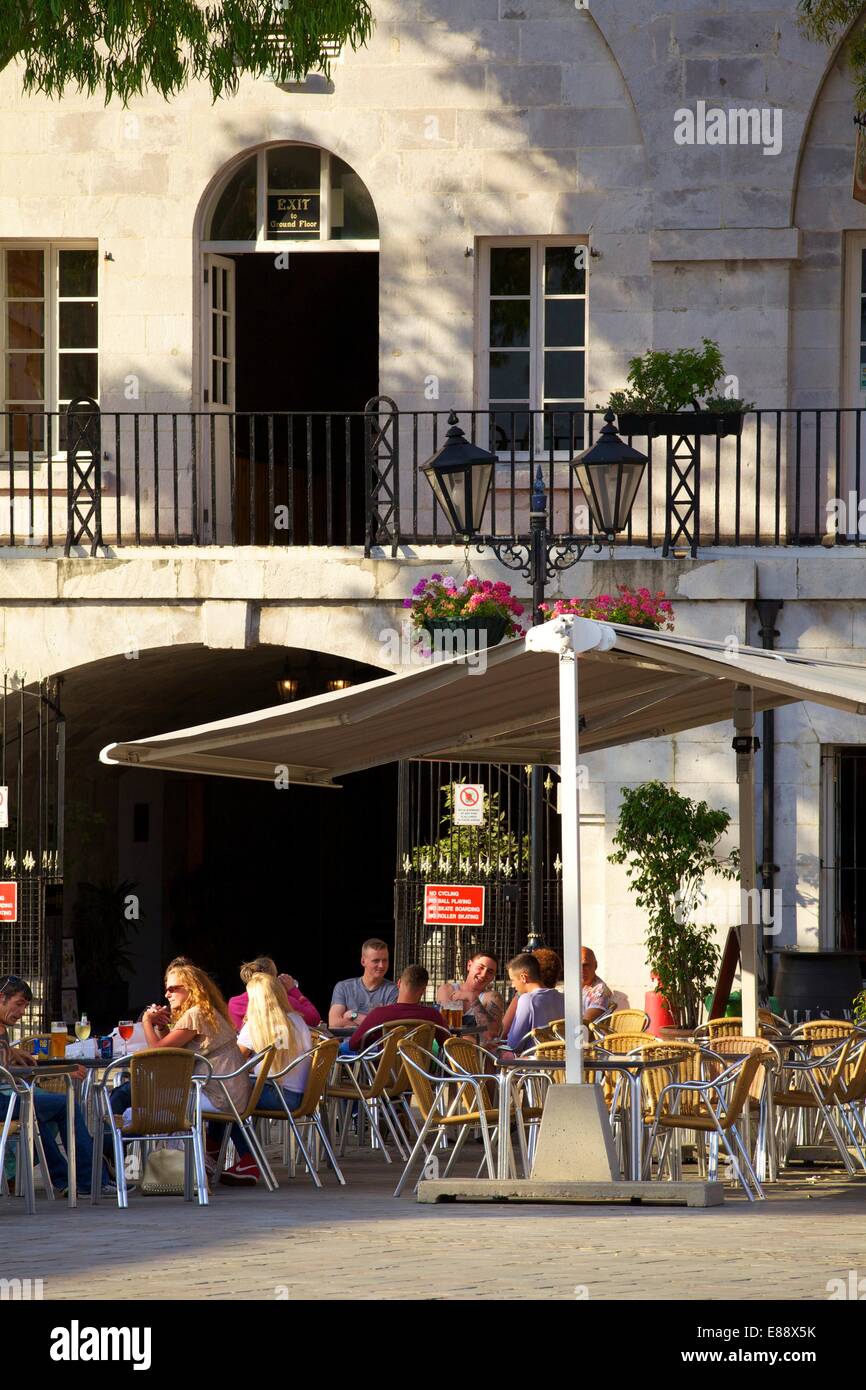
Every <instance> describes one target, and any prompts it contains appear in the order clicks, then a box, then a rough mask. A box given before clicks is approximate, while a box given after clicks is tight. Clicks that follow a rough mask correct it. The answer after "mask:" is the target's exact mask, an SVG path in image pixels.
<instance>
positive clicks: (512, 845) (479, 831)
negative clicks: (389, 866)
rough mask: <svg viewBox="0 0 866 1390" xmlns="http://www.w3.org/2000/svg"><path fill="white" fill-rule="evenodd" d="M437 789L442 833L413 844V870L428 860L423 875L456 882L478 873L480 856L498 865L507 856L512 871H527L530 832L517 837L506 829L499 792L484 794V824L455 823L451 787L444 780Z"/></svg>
mask: <svg viewBox="0 0 866 1390" xmlns="http://www.w3.org/2000/svg"><path fill="white" fill-rule="evenodd" d="M440 791H442V792H444V794H445V813H444V815H443V816H442V820H441V821H440V829H441V831H442V834H441V835H440V837H439V839H438V840H432V841H431V842H430V843H429V844H426V845H415V846H414V847H413V849H412V852H411V854H410V855H409V860H410V865H411V869H412V872H413V873H416V874H420V873H422V872H423V870H422V864H423V862H424V861H425V860H427V861H429V864H430V869H429V870H428V872H427V874H426V875H425V877H432V878H433V880H434V881H435V880H436V878H437V877H441V876H442V875H443V874H444V875H447V877H448V878H449V880H451V879H453V881H454V882H455V883H460V882H463V881H464V880H465V881H466V882H468V883H472V882H474V880H475V879H477V877H478V873H479V869H478V864H479V860H486V859H489V860H490V862H491V864H499V865H502V863H503V862H504V861H505V860H510V861H511V872H512V873H518V872H519V873H528V872H529V836H528V835H523V836H522V837H520V838H518V836H517V835H515V834H514V832H513V831H512V830H510V829H509V827H508V819H507V816H506V813H505V811H503V810H502V808H501V807H500V804H499V792H490V793H488V795H487V796H486V797H485V805H484V824H483V825H455V824H454V820H453V814H454V788H453V786H452V785H451V783H447V784H446V785H445V786H443V787H440ZM461 859H462V860H466V861H468V866H469V867H468V870H461V868H460V861H461ZM443 861H445V862H446V863H447V864H448V867H447V868H443Z"/></svg>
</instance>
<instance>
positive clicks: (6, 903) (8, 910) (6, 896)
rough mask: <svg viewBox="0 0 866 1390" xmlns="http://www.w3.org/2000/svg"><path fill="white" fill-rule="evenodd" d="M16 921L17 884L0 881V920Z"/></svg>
mask: <svg viewBox="0 0 866 1390" xmlns="http://www.w3.org/2000/svg"><path fill="white" fill-rule="evenodd" d="M17 921H18V884H17V883H0V922H17Z"/></svg>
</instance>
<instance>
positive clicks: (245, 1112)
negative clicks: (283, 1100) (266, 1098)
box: [204, 1043, 279, 1192]
mask: <svg viewBox="0 0 866 1390" xmlns="http://www.w3.org/2000/svg"><path fill="white" fill-rule="evenodd" d="M273 1058H274V1045H273V1043H272V1044H271V1046H270V1047H266V1048H264V1049H263V1051H261V1052H257V1053H256V1055H255V1056H254V1057H248V1058H247V1060H246V1061H245V1062H244V1064H243V1066H241V1067H238V1068H236V1070H235V1071H230V1072H223V1073H222V1074H221V1075H220V1076H215V1077H214V1081H215V1082H218V1083H219V1085H220V1087H221V1089H222V1093H223V1095H224V1096H225V1100H226V1106H225V1109H224V1110H206V1111H205V1112H204V1119H205V1121H206V1123H210V1121H211V1120H213V1122H214V1123H215V1124H222V1125H224V1126H225V1129H224V1131H223V1136H222V1141H221V1143H220V1151H219V1156H218V1158H217V1164H216V1168H215V1170H214V1177H215V1178H218V1177H219V1176H220V1174H221V1172H222V1170H223V1167H224V1164H225V1157H226V1150H227V1148H228V1143H229V1138H230V1136H231V1126H232V1125H233V1124H239V1125H240V1126H241V1128H242V1129H243V1131H244V1134H245V1135H246V1141H247V1143H248V1144H249V1147H250V1152H251V1153H252V1155H253V1157H254V1158H255V1160H256V1163H257V1164H258V1166H259V1169H260V1171H261V1174H262V1177H263V1178H264V1180H265V1187H266V1188H267V1189H268V1191H269V1192H276V1190H277V1188H278V1187H279V1183H278V1182H277V1180H276V1178H275V1177H274V1171H273V1169H272V1168H271V1165H270V1163H269V1162H268V1156H267V1154H266V1153H265V1151H264V1148H263V1147H262V1145H261V1144H260V1143H259V1138H258V1135H257V1134H256V1126H255V1119H254V1112H255V1109H256V1106H257V1105H258V1103H259V1097H260V1096H261V1094H262V1090H263V1088H264V1084H265V1082H266V1081H267V1079H268V1072H269V1071H270V1068H271V1062H272V1061H273ZM238 1076H247V1077H249V1078H250V1080H251V1081H252V1087H251V1089H250V1092H249V1095H248V1097H247V1103H246V1105H245V1106H244V1107H243V1109H238V1107H237V1106H236V1105H235V1103H234V1101H233V1100H232V1098H231V1096H230V1094H229V1091H228V1088H227V1086H226V1085H225V1082H226V1081H231V1080H234V1078H235V1077H238Z"/></svg>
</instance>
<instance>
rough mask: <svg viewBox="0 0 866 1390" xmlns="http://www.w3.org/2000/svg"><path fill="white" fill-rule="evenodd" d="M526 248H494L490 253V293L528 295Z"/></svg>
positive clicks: (528, 250) (528, 254)
mask: <svg viewBox="0 0 866 1390" xmlns="http://www.w3.org/2000/svg"><path fill="white" fill-rule="evenodd" d="M531 263H532V261H531V252H530V249H529V247H528V246H494V247H493V248H492V250H491V252H490V293H491V294H529V274H530V266H531Z"/></svg>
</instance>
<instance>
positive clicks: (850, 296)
mask: <svg viewBox="0 0 866 1390" xmlns="http://www.w3.org/2000/svg"><path fill="white" fill-rule="evenodd" d="M862 251H866V232H848V233H846V236H845V322H844V329H843V332H844V335H845V337H844V352H843V363H842V404H843V405H844V406H863V407H866V386H864V387H862V388H861V386H860V346H861V344H860V299H861V294H862V290H863V288H864V286H863V285H862V283H861V273H860V264H861V252H862Z"/></svg>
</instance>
